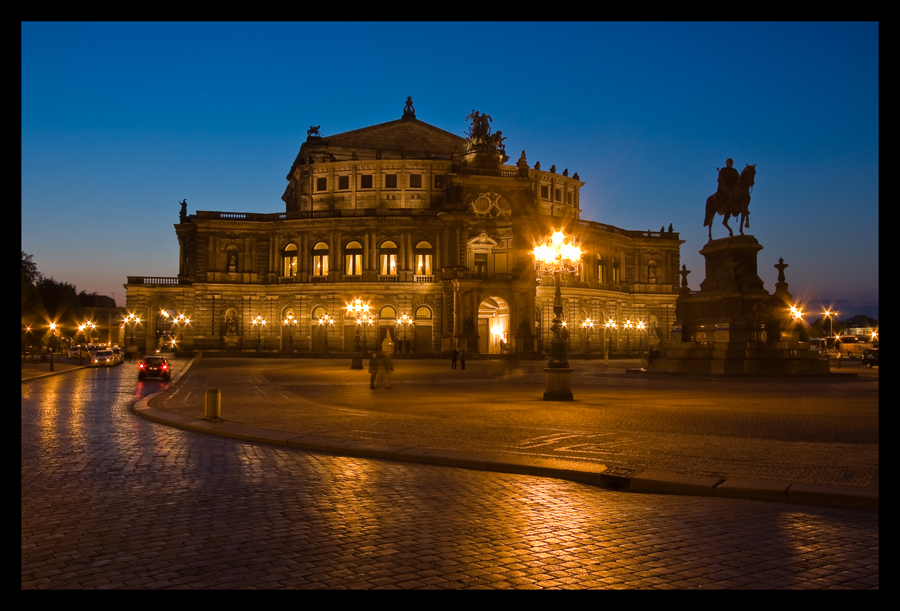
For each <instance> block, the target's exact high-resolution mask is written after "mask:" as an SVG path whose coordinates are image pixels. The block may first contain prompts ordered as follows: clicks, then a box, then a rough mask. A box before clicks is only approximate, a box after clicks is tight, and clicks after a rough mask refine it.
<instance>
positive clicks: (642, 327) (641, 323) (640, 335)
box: [637, 320, 647, 352]
mask: <svg viewBox="0 0 900 611" xmlns="http://www.w3.org/2000/svg"><path fill="white" fill-rule="evenodd" d="M637 330H638V342H639V343H638V352H643V351H644V334H643V333H642V331H646V330H647V325H645V324H644V321H643V320H639V321H638V322H637Z"/></svg>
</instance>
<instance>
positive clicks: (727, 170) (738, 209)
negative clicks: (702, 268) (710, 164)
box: [703, 158, 756, 242]
mask: <svg viewBox="0 0 900 611" xmlns="http://www.w3.org/2000/svg"><path fill="white" fill-rule="evenodd" d="M733 164H734V161H733V160H732V159H731V158H728V159H726V160H725V167H724V168H721V169H719V168H716V169H717V170H719V188H718V189H717V190H716V192H715V193H713V194H712V195H710V196H709V197H708V198H706V215H705V216H704V217H703V226H704V227H706V226H709V241H710V242H711V241H712V224H713V220H714V219H715V218H716V215H717V214H721V215H722V216H723V217H725V218H724V219H722V224H723V225H725V228H726V229H728V237H733V236H734V232H733V231H732V230H731V227H730V226H729V225H728V217H730V216H740V217H741V220H740V224H739V228H740V232H741V235H744V227H747V228H748V229H749V228H750V210H749V206H750V194H751V193H752V192H753V184H754V178H755V177H756V164H753V165H749V164H748V165H747V166H746V167H744V169H743V170H742V171H741V173H740V174H738V171H737V170H736V169H734V168H733V167H732V165H733Z"/></svg>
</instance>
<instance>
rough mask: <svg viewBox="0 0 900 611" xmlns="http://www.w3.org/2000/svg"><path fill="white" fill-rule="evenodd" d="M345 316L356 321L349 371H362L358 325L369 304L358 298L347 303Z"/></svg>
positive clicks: (366, 312) (367, 310)
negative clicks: (354, 343)
mask: <svg viewBox="0 0 900 611" xmlns="http://www.w3.org/2000/svg"><path fill="white" fill-rule="evenodd" d="M344 309H345V310H347V314H348V315H349V316H352V317H354V318H355V319H356V345H355V346H354V347H353V358H352V359H351V361H350V369H362V368H363V366H362V353H361V348H360V346H359V325H360V319H361V318H362V317H363V316H365V315H367V314H368V312H369V302H368V301H363V300H362V299H360V298H359V297H357V298H356V299H354V300H353V301H349V302H347V305H346V306H344Z"/></svg>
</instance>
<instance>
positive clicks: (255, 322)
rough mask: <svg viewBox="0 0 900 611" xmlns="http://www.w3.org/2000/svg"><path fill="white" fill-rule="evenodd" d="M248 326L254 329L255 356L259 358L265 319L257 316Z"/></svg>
mask: <svg viewBox="0 0 900 611" xmlns="http://www.w3.org/2000/svg"><path fill="white" fill-rule="evenodd" d="M250 324H251V325H252V326H254V327H256V355H257V356H260V355H261V354H262V328H263V327H265V326H266V319H265V318H263V317H262V316H260V315H259V314H257V315H256V318H254V319H253V320H252V321H250Z"/></svg>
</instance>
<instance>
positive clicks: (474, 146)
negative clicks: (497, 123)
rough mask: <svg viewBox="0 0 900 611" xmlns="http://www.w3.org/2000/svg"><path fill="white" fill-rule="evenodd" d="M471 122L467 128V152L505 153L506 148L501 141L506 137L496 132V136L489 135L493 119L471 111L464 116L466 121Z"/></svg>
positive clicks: (473, 110) (484, 114) (498, 131)
mask: <svg viewBox="0 0 900 611" xmlns="http://www.w3.org/2000/svg"><path fill="white" fill-rule="evenodd" d="M470 120H471V121H472V125H471V126H470V127H469V131H468V134H469V138H468V147H467V148H468V150H469V151H475V150H478V151H499V152H501V153H504V154H505V152H506V150H505V149H506V146H505V145H504V144H503V141H504V140H506V137H505V136H503V132H501V131H500V130H497V133H496V134H492V133H491V122H492V121H493V119H492V118H491V115H489V114H487V113H479V112H478V111H477V110H475V109H472V112H471V113H470V114H468V115H466V121H470Z"/></svg>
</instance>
